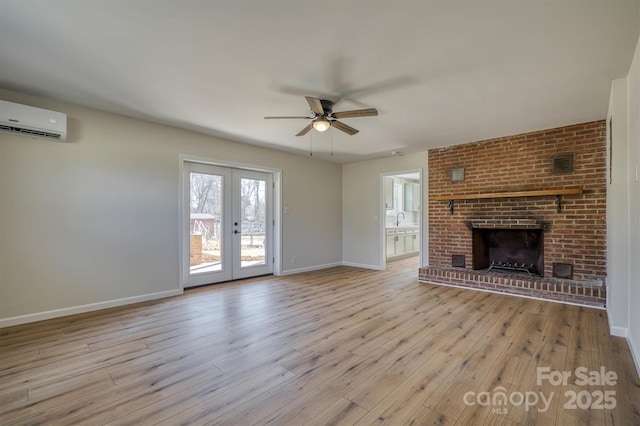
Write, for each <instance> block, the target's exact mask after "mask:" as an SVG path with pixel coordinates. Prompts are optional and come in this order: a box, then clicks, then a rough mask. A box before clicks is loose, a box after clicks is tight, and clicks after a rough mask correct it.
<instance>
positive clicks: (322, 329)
mask: <svg viewBox="0 0 640 426" xmlns="http://www.w3.org/2000/svg"><path fill="white" fill-rule="evenodd" d="M417 271H418V264H417V259H416V258H412V259H405V260H401V261H396V262H390V263H389V264H388V269H387V271H369V270H362V269H357V268H351V267H337V268H332V269H329V270H322V271H315V272H309V273H304V274H299V275H295V276H285V277H271V276H269V277H262V278H254V279H250V280H244V281H239V282H235V283H228V284H221V285H216V286H210V287H206V288H200V289H196V290H191V291H188V292H186V294H185V295H184V296H179V297H174V298H170V299H164V300H160V301H155V302H149V303H143V304H138V305H133V306H128V307H122V308H117V309H109V310H103V311H99V312H94V313H89V314H83V315H75V316H71V317H66V318H60V319H54V320H49V321H43V322H40V323H34V324H27V325H22V326H17V327H11V328H5V329H0V424H2V425H11V424H64V425H67V424H87V425H103V424H113V425H146V424H166V425H175V424H189V425H198V424H230V425H231V424H237V425H252V424H278V425H304V424H318V425H321V424H345V425H351V424H374V423H387V424H394V425H401V424H416V425H426V424H448V425H454V424H455V425H478V424H496V425H503V424H504V425H529V424H540V425H550V424H558V425H570V424H576V425H584V424H594V425H638V424H640V381H639V380H638V377H637V376H636V372H635V369H634V365H633V361H632V358H631V356H630V352H629V350H628V347H627V345H626V342H625V341H624V340H623V339H620V338H614V337H610V336H609V333H608V325H607V318H606V313H605V311H602V310H597V309H589V308H582V307H576V306H568V305H562V304H556V303H551V302H544V301H538V300H531V299H522V298H516V297H512V296H505V295H498V294H490V293H482V292H476V291H472V290H463V289H457V288H451V287H443V286H436V285H430V284H420V283H418V281H417ZM601 366H603V367H604V368H605V369H606V370H607V371H614V372H615V373H616V374H617V381H616V384H615V385H600V384H597V383H591V384H585V385H582V384H580V383H576V378H577V377H576V376H575V371H576V369H578V368H580V367H584V368H586V369H587V370H588V371H592V370H593V371H599V370H600V368H601ZM538 367H541V368H544V367H548V368H549V371H550V373H552V374H555V372H557V374H561V372H565V371H568V372H570V373H571V374H572V376H571V377H570V378H569V379H568V380H567V381H566V382H567V383H566V384H562V383H560V384H555V385H554V384H552V383H550V381H549V380H543V381H542V383H541V384H538V383H537V381H538V380H537V368H538ZM501 391H503V392H504V394H505V395H506V396H507V398H509V400H508V401H507V403H506V404H504V405H500V404H498V403H499V402H500V400H499V399H495V401H494V397H495V396H496V395H497V394H499V393H500V392H501ZM483 392H485V393H483ZM487 392H488V393H487ZM612 392H614V393H612ZM533 393H535V394H536V395H538V397H539V398H540V395H542V396H544V398H546V401H548V404H546V405H543V402H542V401H540V402H538V403H537V404H536V405H535V406H532V407H530V408H528V409H527V407H526V404H523V403H520V402H521V399H520V397H522V398H526V399H527V400H529V401H530V402H533V401H534V399H533V395H534V394H533ZM573 394H575V395H576V396H578V399H577V401H576V404H579V405H582V406H587V405H588V406H589V407H590V408H589V409H580V408H579V407H577V408H576V409H572V408H571V407H570V405H569V408H567V406H566V404H567V403H571V400H570V399H571V395H573ZM600 394H602V395H603V396H604V395H606V399H604V400H603V399H600ZM612 398H613V399H612ZM598 399H600V402H601V403H606V402H608V403H609V404H608V405H609V406H610V405H611V404H613V403H615V408H613V409H604V408H598V405H597V404H596V405H594V406H591V405H592V404H595V403H597V402H598ZM494 402H495V404H494ZM587 403H588V404H587ZM545 407H546V409H545Z"/></svg>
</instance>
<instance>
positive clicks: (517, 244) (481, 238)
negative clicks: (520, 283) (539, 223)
mask: <svg viewBox="0 0 640 426" xmlns="http://www.w3.org/2000/svg"><path fill="white" fill-rule="evenodd" d="M471 231H472V248H473V253H472V254H473V255H472V268H473V269H476V270H478V269H483V270H491V271H493V270H496V271H508V272H519V273H523V274H527V275H535V276H539V277H543V276H544V232H543V229H494V228H472V230H471Z"/></svg>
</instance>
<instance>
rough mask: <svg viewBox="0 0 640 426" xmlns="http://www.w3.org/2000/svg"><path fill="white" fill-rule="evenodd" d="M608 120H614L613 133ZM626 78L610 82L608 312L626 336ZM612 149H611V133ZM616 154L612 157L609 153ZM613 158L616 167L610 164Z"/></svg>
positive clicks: (614, 330)
mask: <svg viewBox="0 0 640 426" xmlns="http://www.w3.org/2000/svg"><path fill="white" fill-rule="evenodd" d="M609 123H611V124H612V129H611V130H612V131H613V133H612V135H610V134H609V133H610V131H611V130H610V128H609ZM627 127H628V126H627V78H626V77H625V78H620V79H617V80H614V81H613V82H612V84H611V96H610V101H609V113H608V117H607V185H608V186H607V314H608V317H609V327H610V328H611V331H612V333H613V334H615V335H618V336H625V335H626V332H627V328H628V321H629V309H628V303H629V264H628V263H629V262H628V257H627V253H628V251H629V226H628V224H629V180H628V178H627V177H628V171H629V167H628V164H627V155H628V154H627V152H628V150H629V142H628V133H627ZM610 136H611V137H612V145H613V146H612V149H609V137H610ZM611 155H612V156H613V158H612V159H610V158H609V156H611ZM610 160H612V161H613V164H614V165H615V167H612V168H610V167H609V164H611V163H610Z"/></svg>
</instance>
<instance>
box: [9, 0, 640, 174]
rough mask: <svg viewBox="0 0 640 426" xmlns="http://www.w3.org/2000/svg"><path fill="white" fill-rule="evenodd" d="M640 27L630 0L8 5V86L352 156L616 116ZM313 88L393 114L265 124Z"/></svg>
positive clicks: (342, 158)
mask: <svg viewBox="0 0 640 426" xmlns="http://www.w3.org/2000/svg"><path fill="white" fill-rule="evenodd" d="M639 23H640V12H639V9H638V1H622V0H600V1H586V0H580V1H573V0H564V1H560V0H555V1H533V0H531V1H480V0H477V1H466V2H462V1H438V2H434V1H418V0H416V1H408V0H398V1H379V0H343V1H337V0H336V1H334V0H324V1H317V0H316V1H305V0H297V1H293V0H244V1H240V0H237V1H231V0H228V1H227V0H209V1H204V0H202V1H194V0H185V1H175V0H173V1H170V0H137V1H125V0H120V1H117V0H116V1H96V0H0V87H2V88H5V89H9V90H16V91H20V92H25V93H29V94H34V95H39V96H45V97H50V98H54V99H59V100H63V101H70V102H74V103H77V104H81V105H86V106H90V107H95V108H98V109H102V110H106V111H111V112H116V113H119V114H123V115H128V116H133V117H139V118H143V119H147V120H151V121H155V122H161V123H167V124H170V125H174V126H178V127H183V128H187V129H192V130H196V131H199V132H204V133H208V134H212V135H216V136H221V137H224V138H228V139H232V140H237V141H242V142H248V143H252V144H257V145H266V146H270V147H273V148H276V149H282V150H287V151H294V152H300V153H306V152H308V150H309V147H310V143H311V139H310V138H311V137H313V150H314V157H316V158H324V159H327V160H332V161H336V162H351V161H358V160H364V159H369V158H377V157H384V156H390V155H391V152H392V151H400V152H402V153H412V152H419V151H425V150H427V149H429V148H433V147H441V146H447V145H452V144H459V143H465V142H470V141H476V140H482V139H486V138H492V137H498V136H505V135H509V134H515V133H521V132H527V131H533V130H541V129H546V128H552V127H556V126H562V125H567V124H573V123H578V122H585V121H591V120H598V119H604V118H605V116H606V112H607V106H608V101H609V89H610V84H611V80H612V79H615V78H620V77H624V76H625V75H626V73H627V72H628V69H629V65H630V63H631V59H632V55H633V51H634V48H635V45H636V43H637V41H638V28H639ZM304 95H309V96H316V97H323V98H327V99H331V100H340V102H339V103H338V104H337V105H336V107H335V108H334V110H335V111H341V110H349V109H357V108H366V107H375V108H377V109H378V110H379V112H380V115H379V116H378V117H367V118H349V119H343V121H344V122H345V123H346V124H349V125H351V126H353V127H356V128H358V129H360V133H358V134H357V135H355V136H348V135H346V134H345V133H342V132H340V131H338V130H335V129H331V130H330V131H328V132H325V133H318V132H315V131H312V132H309V134H307V135H306V136H304V137H296V136H294V135H295V134H296V133H297V132H298V131H299V130H300V129H302V128H303V127H304V126H305V125H306V124H307V121H305V120H264V119H263V117H264V116H267V115H296V116H300V115H307V114H309V107H308V105H307V103H306V102H305V100H304V98H303V96H304ZM332 143H333V151H334V155H333V157H331V156H330V154H329V153H330V151H331V145H332Z"/></svg>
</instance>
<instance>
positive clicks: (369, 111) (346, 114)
mask: <svg viewBox="0 0 640 426" xmlns="http://www.w3.org/2000/svg"><path fill="white" fill-rule="evenodd" d="M375 115H378V110H377V109H375V108H365V109H354V110H352V111H340V112H334V113H333V114H331V117H334V118H350V117H372V116H375Z"/></svg>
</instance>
